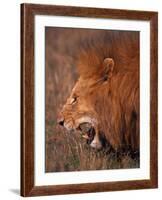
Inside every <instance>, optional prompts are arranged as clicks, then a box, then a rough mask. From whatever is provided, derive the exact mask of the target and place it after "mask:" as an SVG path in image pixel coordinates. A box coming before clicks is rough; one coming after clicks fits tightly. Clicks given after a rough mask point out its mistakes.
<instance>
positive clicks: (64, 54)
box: [45, 27, 139, 172]
mask: <svg viewBox="0 0 162 200" xmlns="http://www.w3.org/2000/svg"><path fill="white" fill-rule="evenodd" d="M110 32H113V31H107V30H94V29H93V30H92V29H75V28H57V27H46V29H45V42H46V44H45V48H46V49H45V60H46V63H45V65H46V66H45V73H46V75H45V79H46V86H45V90H46V91H45V94H46V97H45V98H46V99H45V101H46V108H45V109H46V110H45V115H46V116H45V120H46V123H45V124H46V125H45V126H46V127H45V131H46V172H61V171H80V170H101V169H118V168H136V167H139V159H138V158H131V156H130V155H129V153H127V154H123V155H120V156H118V155H117V153H115V152H113V151H112V150H111V149H110V148H109V147H107V148H106V149H104V150H102V151H95V150H93V149H91V148H90V147H89V146H88V145H87V144H86V141H85V139H83V138H81V137H80V135H77V134H76V133H68V132H67V131H66V130H65V129H64V128H63V127H61V126H59V125H57V115H58V113H59V111H60V110H61V108H62V106H63V105H64V103H65V102H66V99H67V97H68V96H69V95H70V93H71V90H72V88H73V86H74V84H75V82H76V80H77V78H78V74H77V68H76V57H77V54H78V53H79V51H80V49H81V48H82V46H84V45H85V44H86V42H85V41H90V40H91V39H92V38H93V39H94V38H96V40H101V39H102V38H103V37H104V35H105V34H109V33H110ZM115 32H116V31H115Z"/></svg>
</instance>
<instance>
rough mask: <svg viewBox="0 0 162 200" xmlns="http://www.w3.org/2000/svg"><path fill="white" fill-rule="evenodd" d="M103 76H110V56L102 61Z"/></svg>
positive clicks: (111, 70) (112, 64) (111, 64)
mask: <svg viewBox="0 0 162 200" xmlns="http://www.w3.org/2000/svg"><path fill="white" fill-rule="evenodd" d="M103 67H104V76H106V77H107V78H110V77H111V76H112V72H113V69H114V60H113V59H112V58H105V59H104V61H103Z"/></svg>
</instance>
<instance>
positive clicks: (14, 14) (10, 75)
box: [0, 0, 162, 200]
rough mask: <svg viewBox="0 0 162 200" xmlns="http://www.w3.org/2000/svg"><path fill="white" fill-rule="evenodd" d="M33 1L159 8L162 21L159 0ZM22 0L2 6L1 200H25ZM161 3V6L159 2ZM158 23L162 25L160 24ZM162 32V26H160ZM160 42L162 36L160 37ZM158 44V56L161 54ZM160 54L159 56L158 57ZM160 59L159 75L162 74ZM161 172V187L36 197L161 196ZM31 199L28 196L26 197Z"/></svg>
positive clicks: (161, 177)
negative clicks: (22, 177) (21, 192)
mask: <svg viewBox="0 0 162 200" xmlns="http://www.w3.org/2000/svg"><path fill="white" fill-rule="evenodd" d="M25 2H28V3H29V2H33V3H48V4H60V5H61V4H62V5H76V6H90V7H107V8H122V9H138V10H155V11H159V22H160V23H161V21H162V10H160V7H161V9H162V3H160V0H136V1H130V0H109V1H107V0H100V1H99V0H78V1H76V0H39V1H37V0H35V1H34V0H33V1H25ZM20 3H23V1H20V0H12V1H11V0H10V1H9V0H3V1H1V5H0V27H1V28H0V55H1V56H0V94H1V96H0V136H1V138H0V158H1V160H0V199H9V200H11V199H14V200H17V199H22V197H20V196H19V182H20V181H19V180H20V175H19V170H20V145H19V143H20V142H19V141H20V139H19V138H20V137H19V136H20V23H19V21H20V18H19V16H20V14H19V13H20V6H19V4H20ZM160 4H161V5H160ZM160 23H159V24H160ZM159 35H162V27H161V26H160V27H159ZM159 44H160V45H162V44H161V38H160V37H159ZM160 45H159V55H160V54H161V53H162V50H161V46H160ZM159 57H160V56H159ZM160 66H161V59H159V77H161V76H162V69H161V68H160ZM160 85H162V81H161V80H160V78H159V141H160V140H161V141H162V137H161V135H160V132H161V131H162V112H161V111H162V107H161V103H160V101H161V100H162V92H161V93H160V90H161V88H160ZM161 153H162V145H161V144H160V145H159V169H160V168H162V157H161ZM160 157H161V159H160ZM161 187H162V173H161V172H160V170H159V189H153V190H139V191H137V190H134V191H122V192H105V193H96V194H94V193H93V194H81V195H66V196H64V195H62V196H52V197H37V198H36V199H60V200H63V199H66V200H68V199H71V200H73V199H76V198H77V199H78V200H81V199H93V200H97V199H112V200H117V199H125V200H127V199H130V198H131V200H134V199H142V198H145V199H147V200H152V199H156V200H158V199H161V197H160V196H161V195H162V188H161ZM27 199H28V198H27Z"/></svg>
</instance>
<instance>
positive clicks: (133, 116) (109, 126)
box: [60, 31, 139, 150]
mask: <svg viewBox="0 0 162 200" xmlns="http://www.w3.org/2000/svg"><path fill="white" fill-rule="evenodd" d="M105 58H112V60H113V61H114V68H111V69H110V64H107V63H104V60H105ZM77 67H78V72H79V75H80V77H79V79H78V81H77V83H76V85H75V86H74V88H73V90H72V93H71V95H70V97H69V98H68V99H67V102H66V104H65V105H64V107H63V110H62V112H61V113H60V116H61V118H62V119H63V120H64V125H65V127H66V128H68V129H77V128H78V126H79V123H80V119H81V118H84V119H85V122H86V117H88V120H89V119H91V120H92V123H93V126H94V127H95V131H96V134H99V136H104V137H105V138H106V140H107V142H108V143H109V144H110V145H111V146H112V147H113V148H114V149H116V150H119V149H121V148H128V147H129V148H131V149H132V150H139V34H138V32H129V31H127V32H126V31H109V32H107V33H106V34H105V37H104V38H102V39H98V40H97V39H96V38H95V39H92V40H91V41H89V42H87V43H86V45H85V46H84V48H82V50H81V51H80V53H79V54H78V61H77Z"/></svg>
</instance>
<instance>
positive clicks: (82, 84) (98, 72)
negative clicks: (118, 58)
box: [58, 58, 114, 149]
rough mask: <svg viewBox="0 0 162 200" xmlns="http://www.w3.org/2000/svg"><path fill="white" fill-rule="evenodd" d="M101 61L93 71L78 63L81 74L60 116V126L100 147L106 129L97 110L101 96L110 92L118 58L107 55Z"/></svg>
mask: <svg viewBox="0 0 162 200" xmlns="http://www.w3.org/2000/svg"><path fill="white" fill-rule="evenodd" d="M95 62H96V59H95ZM99 63H100V64H98V66H97V67H96V65H95V67H94V68H93V67H91V70H90V71H89V70H88V69H87V68H86V67H82V66H80V65H79V64H78V68H79V73H80V77H79V79H78V81H77V82H76V84H75V86H74V87H73V89H72V92H71V94H70V97H69V98H68V99H67V101H66V103H65V105H64V106H63V109H62V111H61V112H60V114H59V118H58V122H59V124H60V125H62V126H64V127H65V128H66V129H68V130H69V131H70V130H78V131H80V133H81V134H82V136H83V137H84V138H86V139H87V142H88V143H89V144H90V145H91V146H92V147H94V148H97V149H100V148H101V147H102V145H103V143H102V134H101V133H102V131H103V130H102V128H101V127H102V126H101V122H100V117H99V116H100V113H99V109H97V108H98V104H99V103H101V101H100V100H99V96H101V94H102V92H103V91H104V92H105V89H106V91H107V92H108V89H109V87H108V85H109V82H110V80H111V76H112V72H113V68H114V61H113V59H112V58H105V59H103V61H102V62H99ZM82 64H83V63H82ZM99 93H100V94H99ZM103 96H104V95H103ZM101 106H102V105H101Z"/></svg>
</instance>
